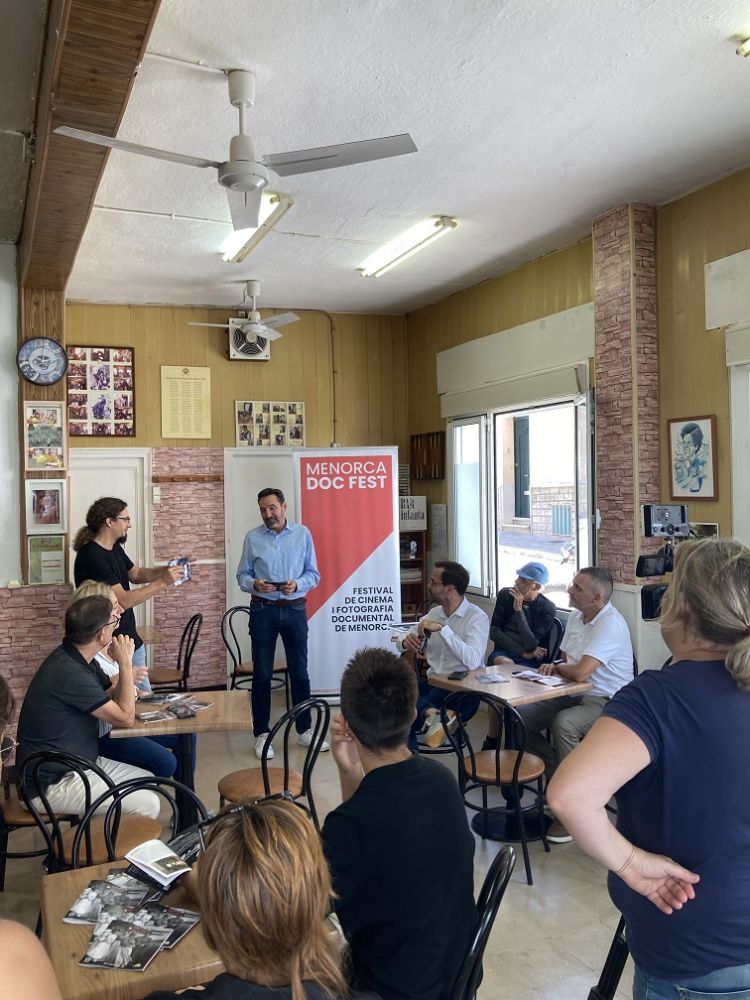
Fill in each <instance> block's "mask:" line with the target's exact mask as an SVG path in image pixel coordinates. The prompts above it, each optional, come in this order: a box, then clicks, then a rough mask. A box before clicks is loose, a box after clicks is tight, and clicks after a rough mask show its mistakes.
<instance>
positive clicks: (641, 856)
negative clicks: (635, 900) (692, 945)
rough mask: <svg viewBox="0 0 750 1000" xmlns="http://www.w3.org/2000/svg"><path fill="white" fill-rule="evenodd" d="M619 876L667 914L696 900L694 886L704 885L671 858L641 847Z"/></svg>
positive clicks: (698, 878) (629, 859)
mask: <svg viewBox="0 0 750 1000" xmlns="http://www.w3.org/2000/svg"><path fill="white" fill-rule="evenodd" d="M615 874H617V875H618V876H619V877H620V878H621V879H622V880H623V882H625V884H626V885H628V886H629V887H630V888H631V889H632V890H633V891H634V892H638V893H640V894H641V896H645V897H646V899H649V900H651V902H652V903H653V904H654V906H655V907H656V908H657V909H659V910H661V912H662V913H666V914H670V913H673V912H674V910H681V909H682V907H683V906H684V905H685V903H687V902H688V901H689V900H691V899H695V889H694V888H693V886H694V885H695V884H696V882H700V875H696V874H695V872H691V871H689V870H688V869H687V868H683V867H682V865H678V864H677V862H676V861H672V859H671V858H667V857H665V856H664V855H663V854H650V853H649V852H648V851H642V850H641V849H640V848H638V847H635V848H633V852H632V854H631V855H630V857H629V858H628V860H627V861H626V862H625V864H624V865H623V866H622V868H621V869H620V870H619V871H618V872H616V873H615Z"/></svg>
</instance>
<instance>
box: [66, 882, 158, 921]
mask: <svg viewBox="0 0 750 1000" xmlns="http://www.w3.org/2000/svg"><path fill="white" fill-rule="evenodd" d="M141 888H142V889H143V890H144V891H143V892H142V893H141V898H140V899H139V900H138V902H139V903H141V902H142V901H143V900H144V899H145V898H146V896H147V895H148V889H147V887H146V886H145V885H143V883H141ZM130 902H131V899H130V896H129V895H128V892H127V890H126V889H121V888H118V887H117V886H116V885H113V884H112V883H111V882H107V881H104V880H102V879H96V880H94V881H93V882H90V883H89V884H88V885H87V886H86V888H85V889H84V890H83V892H82V893H81V895H80V896H79V897H78V899H76V901H75V902H74V903H72V905H71V907H70V909H69V910H68V912H67V913H66V914H65V916H64V917H63V923H65V924H95V923H96V921H97V920H98V919H99V914H100V913H101V911H102V909H103V908H104V907H105V906H107V905H109V904H111V905H115V904H118V905H120V904H123V905H129V904H130Z"/></svg>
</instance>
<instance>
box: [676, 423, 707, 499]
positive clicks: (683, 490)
mask: <svg viewBox="0 0 750 1000" xmlns="http://www.w3.org/2000/svg"><path fill="white" fill-rule="evenodd" d="M667 428H668V436H669V470H670V481H671V487H672V494H671V496H672V499H673V500H717V499H718V497H719V490H718V485H717V475H716V472H717V469H716V417H714V416H709V417H680V418H679V419H677V420H668V421H667Z"/></svg>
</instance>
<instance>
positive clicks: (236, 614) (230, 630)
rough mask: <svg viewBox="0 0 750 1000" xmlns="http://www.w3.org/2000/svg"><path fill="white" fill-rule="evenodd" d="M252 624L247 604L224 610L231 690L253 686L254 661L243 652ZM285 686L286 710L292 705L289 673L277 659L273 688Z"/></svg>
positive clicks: (248, 688) (223, 619) (223, 626)
mask: <svg viewBox="0 0 750 1000" xmlns="http://www.w3.org/2000/svg"><path fill="white" fill-rule="evenodd" d="M249 625H250V608H249V607H248V606H247V605H245V604H239V605H237V607H234V608H229V609H228V610H227V611H225V612H224V616H223V617H222V619H221V639H222V642H223V643H224V645H225V646H226V648H227V652H228V653H229V659H230V660H231V661H232V678H231V682H230V690H232V691H234V689H235V688H246V689H247V690H248V691H251V690H252V687H253V662H252V660H250V659H247V658H246V657H245V655H244V653H243V642H245V643H246V642H247V641H248V640H247V638H246V637H247V635H248V632H249ZM282 687H283V688H284V693H285V695H286V710H287V712H288V711H289V709H290V707H291V699H290V693H289V675H288V673H287V669H286V663H285V662H284V661H283V660H277V661H275V662H274V665H273V676H272V677H271V690H272V691H273V690H276V689H277V688H282Z"/></svg>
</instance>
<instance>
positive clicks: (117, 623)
mask: <svg viewBox="0 0 750 1000" xmlns="http://www.w3.org/2000/svg"><path fill="white" fill-rule="evenodd" d="M119 624H120V616H119V615H115V617H114V618H113V619H112V620H111V621H109V622H107V625H119Z"/></svg>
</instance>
